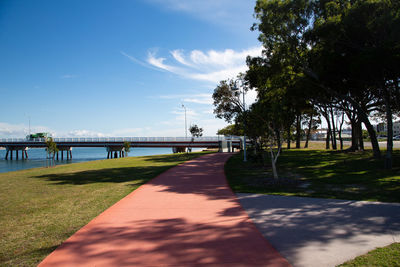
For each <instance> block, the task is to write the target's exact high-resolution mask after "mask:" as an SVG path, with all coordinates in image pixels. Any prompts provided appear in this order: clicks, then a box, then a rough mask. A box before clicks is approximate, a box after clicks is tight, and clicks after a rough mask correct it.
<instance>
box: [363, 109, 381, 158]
mask: <svg viewBox="0 0 400 267" xmlns="http://www.w3.org/2000/svg"><path fill="white" fill-rule="evenodd" d="M360 119H361V121H362V122H363V123H364V125H365V127H366V128H367V131H368V134H369V137H370V138H371V145H372V150H373V153H374V158H377V159H380V158H381V150H380V149H379V143H378V139H377V138H376V132H375V129H374V126H372V124H371V122H370V121H369V119H368V117H366V116H364V115H363V114H362V116H361V118H360Z"/></svg>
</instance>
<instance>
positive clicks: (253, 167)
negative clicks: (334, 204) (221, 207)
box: [225, 149, 400, 202]
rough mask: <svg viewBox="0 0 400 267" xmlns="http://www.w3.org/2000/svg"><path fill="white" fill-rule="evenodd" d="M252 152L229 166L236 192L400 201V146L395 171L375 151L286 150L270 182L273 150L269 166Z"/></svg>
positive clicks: (229, 174) (233, 159)
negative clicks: (377, 158) (247, 157)
mask: <svg viewBox="0 0 400 267" xmlns="http://www.w3.org/2000/svg"><path fill="white" fill-rule="evenodd" d="M251 157H252V156H251V155H249V161H248V162H246V163H244V162H243V161H242V155H240V154H238V155H235V156H233V157H232V158H231V159H229V161H228V162H227V164H226V166H225V172H226V175H227V178H228V181H229V183H230V186H231V187H232V189H233V190H234V191H235V192H243V193H269V194H279V195H296V196H306V197H323V198H338V199H352V200H369V201H384V202H400V164H399V163H400V150H395V151H394V153H393V158H394V161H393V162H394V164H393V169H392V170H385V169H383V166H384V163H383V159H381V160H376V159H373V158H372V152H371V151H370V150H367V151H366V152H362V153H346V152H340V151H332V150H324V149H291V150H284V151H283V153H282V155H281V156H280V157H279V158H278V163H277V166H278V167H277V168H278V174H279V176H280V178H282V182H280V183H274V182H271V181H273V178H272V173H271V167H270V166H271V164H270V160H269V157H268V153H267V154H266V158H265V159H264V165H263V163H262V162H261V160H260V159H258V161H257V160H254V159H253V160H252V158H251Z"/></svg>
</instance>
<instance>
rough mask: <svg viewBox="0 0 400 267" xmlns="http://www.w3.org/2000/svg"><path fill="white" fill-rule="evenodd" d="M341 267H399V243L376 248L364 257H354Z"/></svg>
mask: <svg viewBox="0 0 400 267" xmlns="http://www.w3.org/2000/svg"><path fill="white" fill-rule="evenodd" d="M339 266H341V267H355V266H380V267H394V266H400V243H393V244H391V245H389V246H386V247H383V248H377V249H375V250H372V251H370V252H368V253H367V254H365V255H362V256H359V257H356V258H355V259H353V260H351V261H347V262H345V263H343V264H341V265H339Z"/></svg>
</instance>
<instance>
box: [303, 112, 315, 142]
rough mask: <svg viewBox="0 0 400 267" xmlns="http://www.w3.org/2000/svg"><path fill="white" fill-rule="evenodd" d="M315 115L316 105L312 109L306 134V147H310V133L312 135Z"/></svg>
mask: <svg viewBox="0 0 400 267" xmlns="http://www.w3.org/2000/svg"><path fill="white" fill-rule="evenodd" d="M313 117H314V105H313V106H312V109H311V115H310V121H309V122H308V131H307V135H306V143H305V145H304V148H308V140H309V139H310V135H311V127H312V121H313Z"/></svg>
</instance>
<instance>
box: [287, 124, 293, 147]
mask: <svg viewBox="0 0 400 267" xmlns="http://www.w3.org/2000/svg"><path fill="white" fill-rule="evenodd" d="M290 126H292V125H289V126H288V128H287V149H290V140H291V139H292V135H291V133H290Z"/></svg>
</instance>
